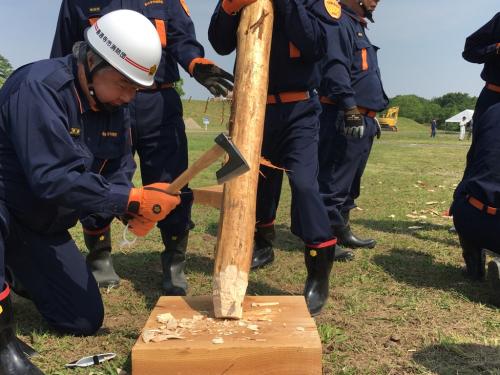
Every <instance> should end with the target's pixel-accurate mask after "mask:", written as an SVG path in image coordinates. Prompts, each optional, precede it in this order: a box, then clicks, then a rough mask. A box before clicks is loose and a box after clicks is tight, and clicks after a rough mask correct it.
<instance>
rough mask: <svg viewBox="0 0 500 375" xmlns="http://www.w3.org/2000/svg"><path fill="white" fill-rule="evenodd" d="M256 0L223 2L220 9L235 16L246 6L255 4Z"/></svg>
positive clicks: (229, 0)
mask: <svg viewBox="0 0 500 375" xmlns="http://www.w3.org/2000/svg"><path fill="white" fill-rule="evenodd" d="M256 1H257V0H223V1H222V9H224V12H226V13H227V14H231V15H232V14H235V13H238V12H239V11H240V10H242V9H243V8H244V7H246V6H247V5H250V4H252V3H255V2H256Z"/></svg>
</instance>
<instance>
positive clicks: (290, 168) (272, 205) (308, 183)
mask: <svg viewBox="0 0 500 375" xmlns="http://www.w3.org/2000/svg"><path fill="white" fill-rule="evenodd" d="M320 111H321V106H320V104H319V100H318V97H317V96H313V97H312V98H310V99H308V100H305V101H301V102H296V103H279V104H269V105H268V106H267V109H266V121H265V125H264V139H263V143H262V156H263V157H264V158H266V159H268V160H269V161H271V162H272V163H273V164H274V165H276V166H279V167H282V168H285V169H286V170H287V175H288V179H289V181H290V187H291V194H292V202H291V231H292V233H293V234H295V235H296V236H298V237H299V238H301V239H302V241H304V243H305V244H306V245H310V246H314V245H321V244H322V243H325V242H327V241H330V240H331V239H332V238H333V235H332V231H331V228H330V225H329V223H328V216H327V214H326V210H325V207H324V205H323V202H322V201H321V197H320V195H319V188H318V183H317V176H318V135H319V119H318V116H319V113H320ZM261 171H262V173H263V175H261V176H260V177H259V186H258V191H257V225H259V224H261V225H265V224H268V223H271V222H273V221H274V219H275V217H276V209H277V207H278V203H279V199H280V192H281V184H282V181H283V171H282V170H278V169H272V168H268V167H262V168H261Z"/></svg>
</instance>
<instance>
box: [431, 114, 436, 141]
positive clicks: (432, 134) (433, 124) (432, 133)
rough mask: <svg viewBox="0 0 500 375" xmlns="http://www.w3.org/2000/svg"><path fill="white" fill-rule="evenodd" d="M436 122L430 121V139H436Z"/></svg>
mask: <svg viewBox="0 0 500 375" xmlns="http://www.w3.org/2000/svg"><path fill="white" fill-rule="evenodd" d="M436 130H437V121H436V119H432V121H431V138H436Z"/></svg>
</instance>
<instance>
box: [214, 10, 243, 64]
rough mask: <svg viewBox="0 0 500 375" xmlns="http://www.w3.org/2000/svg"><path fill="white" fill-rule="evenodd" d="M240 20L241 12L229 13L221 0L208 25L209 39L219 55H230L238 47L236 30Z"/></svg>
mask: <svg viewBox="0 0 500 375" xmlns="http://www.w3.org/2000/svg"><path fill="white" fill-rule="evenodd" d="M239 22H240V16H239V14H236V15H229V14H227V13H226V12H225V11H224V10H223V9H222V0H219V3H218V4H217V7H216V8H215V11H214V14H213V15H212V19H211V20H210V26H209V27H208V40H209V41H210V44H211V45H212V47H213V48H214V50H215V52H217V53H218V54H219V55H229V54H230V53H231V52H233V51H234V50H235V49H236V31H237V30H238V24H239Z"/></svg>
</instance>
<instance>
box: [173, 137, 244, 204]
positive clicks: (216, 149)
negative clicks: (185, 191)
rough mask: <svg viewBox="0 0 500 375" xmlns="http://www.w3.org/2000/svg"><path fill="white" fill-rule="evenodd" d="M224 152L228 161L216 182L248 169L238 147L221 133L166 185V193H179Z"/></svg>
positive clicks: (218, 174)
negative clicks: (202, 152)
mask: <svg viewBox="0 0 500 375" xmlns="http://www.w3.org/2000/svg"><path fill="white" fill-rule="evenodd" d="M224 153H227V155H228V161H227V163H226V164H224V165H223V166H222V168H220V169H219V170H218V171H217V172H216V176H217V182H218V183H219V184H223V183H224V182H226V181H229V180H230V179H232V178H234V177H237V176H239V175H241V174H243V173H245V172H247V171H249V170H250V167H249V166H248V163H247V161H246V160H245V158H244V157H243V155H241V153H240V151H239V150H238V148H237V147H236V146H235V145H234V143H233V142H232V141H231V138H230V137H228V136H227V135H226V134H224V133H221V134H219V135H218V136H217V137H216V138H215V145H213V146H212V148H211V149H209V150H208V151H206V152H205V153H204V154H203V155H201V157H200V158H199V159H198V160H196V161H195V162H194V163H193V165H191V166H190V167H189V168H188V169H186V170H185V171H184V172H183V173H182V174H181V175H180V176H179V177H177V178H176V179H175V180H174V181H173V182H172V183H171V184H170V186H169V187H168V189H167V193H169V194H179V191H180V190H181V188H182V187H184V186H185V185H187V183H188V182H189V181H191V180H192V179H193V178H194V177H195V176H196V175H197V174H198V173H200V172H201V171H203V170H205V169H206V168H208V167H209V166H210V165H212V164H213V163H215V162H216V161H217V159H219V158H220V157H221V156H222V155H224Z"/></svg>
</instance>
